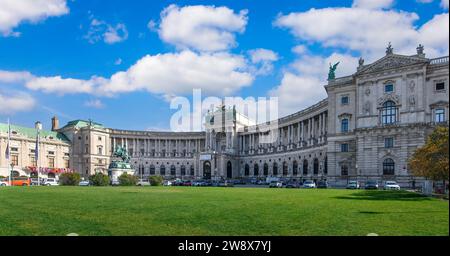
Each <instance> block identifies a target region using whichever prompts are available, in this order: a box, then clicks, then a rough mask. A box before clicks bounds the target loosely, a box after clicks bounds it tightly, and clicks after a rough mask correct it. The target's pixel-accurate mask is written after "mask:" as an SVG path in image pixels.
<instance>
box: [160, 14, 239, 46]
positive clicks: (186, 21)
mask: <svg viewBox="0 0 450 256" xmlns="http://www.w3.org/2000/svg"><path fill="white" fill-rule="evenodd" d="M246 24H247V10H242V11H240V12H239V13H234V11H233V10H231V9H229V8H227V7H214V6H203V5H197V6H186V7H182V8H180V7H178V6H176V5H170V6H169V7H167V8H165V9H164V10H163V11H162V12H161V23H160V26H159V30H158V33H159V36H160V38H161V39H162V40H163V41H165V42H167V43H170V44H172V45H175V46H176V47H177V48H179V49H195V50H199V51H222V50H227V49H230V48H232V47H235V46H236V41H235V33H243V32H244V30H245V26H246ZM153 25H154V24H153Z"/></svg>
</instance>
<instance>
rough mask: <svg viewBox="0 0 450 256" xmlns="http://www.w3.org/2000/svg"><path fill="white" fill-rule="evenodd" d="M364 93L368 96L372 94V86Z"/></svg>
mask: <svg viewBox="0 0 450 256" xmlns="http://www.w3.org/2000/svg"><path fill="white" fill-rule="evenodd" d="M364 93H365V94H366V96H369V95H370V88H367V89H366V91H365V92H364Z"/></svg>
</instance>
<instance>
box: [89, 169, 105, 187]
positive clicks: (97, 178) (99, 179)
mask: <svg viewBox="0 0 450 256" xmlns="http://www.w3.org/2000/svg"><path fill="white" fill-rule="evenodd" d="M89 180H90V181H91V183H92V185H93V186H108V185H109V183H110V180H109V177H108V175H105V174H103V173H101V172H99V173H96V174H94V175H91V176H89Z"/></svg>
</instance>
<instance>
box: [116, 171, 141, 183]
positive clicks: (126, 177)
mask: <svg viewBox="0 0 450 256" xmlns="http://www.w3.org/2000/svg"><path fill="white" fill-rule="evenodd" d="M137 182H138V178H137V177H136V176H134V175H131V174H126V173H124V174H122V175H120V176H119V184H120V186H136V183H137Z"/></svg>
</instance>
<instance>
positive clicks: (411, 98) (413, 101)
mask: <svg viewBox="0 0 450 256" xmlns="http://www.w3.org/2000/svg"><path fill="white" fill-rule="evenodd" d="M408 102H409V106H410V107H414V105H416V97H415V96H414V95H411V96H409V101H408Z"/></svg>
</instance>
